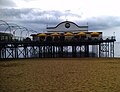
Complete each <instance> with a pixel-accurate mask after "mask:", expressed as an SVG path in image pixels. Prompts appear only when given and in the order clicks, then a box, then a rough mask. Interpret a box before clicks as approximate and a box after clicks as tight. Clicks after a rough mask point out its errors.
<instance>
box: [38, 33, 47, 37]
mask: <svg viewBox="0 0 120 92" xmlns="http://www.w3.org/2000/svg"><path fill="white" fill-rule="evenodd" d="M37 36H48V35H47V34H45V33H40V34H38V35H37Z"/></svg>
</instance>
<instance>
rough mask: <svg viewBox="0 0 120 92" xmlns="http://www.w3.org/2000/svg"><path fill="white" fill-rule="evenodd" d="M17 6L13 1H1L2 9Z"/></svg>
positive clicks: (0, 6)
mask: <svg viewBox="0 0 120 92" xmlns="http://www.w3.org/2000/svg"><path fill="white" fill-rule="evenodd" d="M15 6H16V4H15V3H14V2H13V1H12V0H0V8H5V7H15Z"/></svg>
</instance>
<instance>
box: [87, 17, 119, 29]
mask: <svg viewBox="0 0 120 92" xmlns="http://www.w3.org/2000/svg"><path fill="white" fill-rule="evenodd" d="M86 20H87V21H88V24H89V29H90V30H105V29H109V28H113V27H118V26H120V17H116V16H100V17H91V18H88V19H86Z"/></svg>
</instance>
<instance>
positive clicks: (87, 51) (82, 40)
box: [0, 21, 116, 58]
mask: <svg viewBox="0 0 120 92" xmlns="http://www.w3.org/2000/svg"><path fill="white" fill-rule="evenodd" d="M46 30H47V32H46V33H37V34H31V36H32V39H29V38H28V37H27V38H26V39H24V40H23V41H14V40H11V41H9V42H7V41H5V42H0V44H2V45H1V46H0V58H31V57H39V58H48V57H49V58H56V57H114V42H115V41H116V40H115V37H114V36H111V37H108V38H106V39H103V35H102V32H89V31H88V25H85V26H78V25H77V24H76V23H74V22H71V21H64V22H61V23H59V24H58V25H56V26H55V27H48V26H47V28H46ZM5 52H8V53H7V54H6V53H5Z"/></svg>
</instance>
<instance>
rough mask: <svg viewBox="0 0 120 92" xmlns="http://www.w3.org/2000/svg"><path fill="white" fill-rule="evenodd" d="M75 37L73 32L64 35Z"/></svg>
mask: <svg viewBox="0 0 120 92" xmlns="http://www.w3.org/2000/svg"><path fill="white" fill-rule="evenodd" d="M73 35H74V34H73V33H71V32H67V33H65V34H64V36H73Z"/></svg>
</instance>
